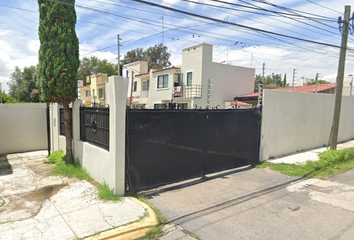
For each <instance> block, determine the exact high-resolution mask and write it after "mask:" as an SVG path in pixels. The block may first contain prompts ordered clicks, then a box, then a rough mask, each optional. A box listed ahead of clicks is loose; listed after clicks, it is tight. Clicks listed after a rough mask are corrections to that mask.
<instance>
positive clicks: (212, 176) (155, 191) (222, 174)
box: [141, 166, 252, 199]
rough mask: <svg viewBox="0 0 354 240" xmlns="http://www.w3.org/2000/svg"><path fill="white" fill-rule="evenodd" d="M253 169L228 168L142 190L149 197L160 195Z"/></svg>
mask: <svg viewBox="0 0 354 240" xmlns="http://www.w3.org/2000/svg"><path fill="white" fill-rule="evenodd" d="M251 169H252V168H251V167H249V166H248V167H240V168H236V169H231V170H226V171H223V172H220V173H212V174H210V177H207V178H206V180H203V179H201V178H195V179H193V180H187V181H188V182H186V181H183V182H182V183H177V184H176V185H175V184H174V185H173V186H166V187H161V188H158V189H151V190H146V191H142V192H141V193H142V194H143V195H144V196H145V197H147V198H148V199H149V198H151V197H153V196H157V195H159V194H160V193H164V192H168V191H172V190H176V189H181V188H185V187H189V186H193V185H196V184H199V183H202V182H205V181H208V180H212V179H215V178H226V177H227V176H228V175H231V174H234V173H238V172H244V171H248V170H251Z"/></svg>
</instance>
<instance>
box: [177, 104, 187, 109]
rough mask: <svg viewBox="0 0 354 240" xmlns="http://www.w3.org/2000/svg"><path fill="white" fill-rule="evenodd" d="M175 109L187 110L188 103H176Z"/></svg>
mask: <svg viewBox="0 0 354 240" xmlns="http://www.w3.org/2000/svg"><path fill="white" fill-rule="evenodd" d="M177 109H188V103H178V105H177Z"/></svg>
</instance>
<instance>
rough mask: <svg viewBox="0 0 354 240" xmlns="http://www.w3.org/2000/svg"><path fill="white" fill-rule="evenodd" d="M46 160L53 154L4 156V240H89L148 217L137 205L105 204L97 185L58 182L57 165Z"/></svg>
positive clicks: (0, 219) (0, 225)
mask: <svg viewBox="0 0 354 240" xmlns="http://www.w3.org/2000/svg"><path fill="white" fill-rule="evenodd" d="M46 156H47V151H37V152H29V153H21V154H9V155H7V156H4V155H3V156H0V197H1V201H0V232H1V234H0V239H4V240H5V239H6V240H12V239H13V240H16V239H60V240H64V239H68V240H69V239H78V238H85V237H88V236H91V235H94V234H96V233H99V232H103V231H106V230H109V229H115V228H117V227H121V228H123V227H122V226H126V225H127V227H131V226H129V225H132V224H131V223H133V222H137V221H139V220H141V218H144V217H146V216H147V215H148V213H147V211H148V210H149V209H148V207H146V205H145V206H143V205H141V204H139V203H138V202H137V201H135V200H134V199H130V198H123V199H122V201H120V202H110V201H101V200H99V199H98V197H97V189H96V187H94V186H93V185H92V184H90V183H88V182H86V181H79V180H77V179H74V178H68V177H61V176H52V175H51V174H50V171H51V168H52V167H53V165H50V164H43V160H44V159H45V158H46ZM155 224H156V223H155ZM139 229H140V227H139ZM135 230H137V229H134V231H135ZM143 230H144V229H143ZM120 231H123V232H124V229H123V230H122V229H120ZM129 231H132V230H131V229H130V230H129ZM145 231H146V229H145ZM111 235H112V236H115V237H117V236H118V235H119V233H117V232H113V233H111ZM96 239H97V238H96ZM108 239H109V238H108ZM119 239H124V238H119ZM126 239H128V238H126Z"/></svg>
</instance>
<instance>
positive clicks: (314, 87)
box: [236, 83, 336, 98]
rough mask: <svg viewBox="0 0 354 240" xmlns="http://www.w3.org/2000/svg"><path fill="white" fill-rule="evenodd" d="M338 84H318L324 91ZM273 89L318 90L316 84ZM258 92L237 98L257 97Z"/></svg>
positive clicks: (319, 90) (290, 90)
mask: <svg viewBox="0 0 354 240" xmlns="http://www.w3.org/2000/svg"><path fill="white" fill-rule="evenodd" d="M335 87H336V84H335V83H327V84H318V88H317V92H323V91H326V90H329V89H332V88H335ZM273 90H276V91H286V92H309V93H314V92H316V85H306V86H298V87H294V90H293V89H292V87H283V88H275V89H273ZM257 96H258V92H256V93H251V94H246V95H242V96H237V97H236V98H246V97H257Z"/></svg>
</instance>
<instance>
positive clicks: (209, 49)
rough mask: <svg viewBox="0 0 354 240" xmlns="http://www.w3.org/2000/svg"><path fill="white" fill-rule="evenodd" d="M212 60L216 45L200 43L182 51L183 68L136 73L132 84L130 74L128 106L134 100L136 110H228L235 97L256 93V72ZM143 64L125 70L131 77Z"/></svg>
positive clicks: (127, 66)
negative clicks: (229, 103) (132, 72)
mask: <svg viewBox="0 0 354 240" xmlns="http://www.w3.org/2000/svg"><path fill="white" fill-rule="evenodd" d="M212 58H213V45H210V44H207V43H200V44H197V45H193V46H190V47H187V48H184V49H182V65H181V66H177V67H175V66H172V67H168V68H165V69H151V70H150V72H147V71H144V70H145V69H142V70H141V71H136V72H137V73H136V74H134V75H135V76H134V80H133V83H132V77H131V74H129V75H128V77H129V81H130V83H129V86H132V89H133V92H132V93H131V91H130V90H129V91H128V101H129V104H130V96H132V107H133V108H134V107H137V108H140V107H145V108H159V109H164V108H169V107H171V106H172V107H173V108H178V109H186V108H189V109H190V108H196V107H198V108H200V107H201V108H206V107H210V108H212V107H220V108H225V107H227V106H228V104H227V102H229V101H230V100H233V99H234V96H237V95H242V94H247V93H251V92H253V88H254V76H255V69H254V68H246V67H238V66H234V65H227V64H221V63H215V62H213V61H212ZM142 63H144V64H145V63H146V62H142V61H140V62H134V63H130V64H127V65H124V68H125V69H129V73H130V72H131V71H132V70H133V69H138V67H137V66H138V64H142ZM146 64H147V63H146ZM144 66H145V65H144ZM146 70H147V69H146ZM134 73H135V72H134ZM130 89H131V88H130ZM129 104H128V105H129Z"/></svg>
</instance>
